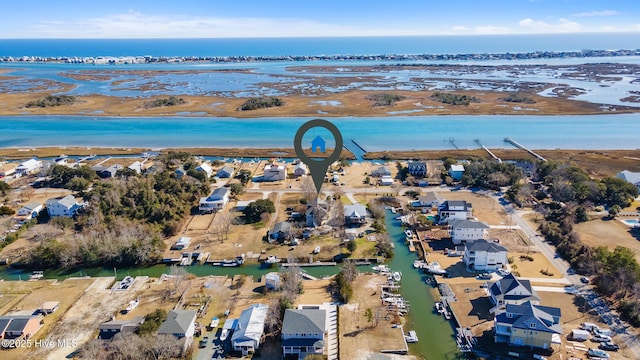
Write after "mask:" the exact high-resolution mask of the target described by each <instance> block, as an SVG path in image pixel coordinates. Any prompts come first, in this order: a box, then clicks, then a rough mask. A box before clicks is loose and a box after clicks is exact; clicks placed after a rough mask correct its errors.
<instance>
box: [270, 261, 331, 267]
mask: <svg viewBox="0 0 640 360" xmlns="http://www.w3.org/2000/svg"><path fill="white" fill-rule="evenodd" d="M336 265H338V264H337V263H336V262H333V261H324V262H323V261H316V262H311V263H282V264H280V266H282V267H289V266H298V267H312V266H336Z"/></svg>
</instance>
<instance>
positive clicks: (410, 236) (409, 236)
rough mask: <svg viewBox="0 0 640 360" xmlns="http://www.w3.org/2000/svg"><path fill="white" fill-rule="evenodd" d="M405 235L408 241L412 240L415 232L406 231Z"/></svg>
mask: <svg viewBox="0 0 640 360" xmlns="http://www.w3.org/2000/svg"><path fill="white" fill-rule="evenodd" d="M404 234H405V235H406V236H407V239H411V238H412V237H413V232H412V231H411V230H408V229H407V230H405V231H404Z"/></svg>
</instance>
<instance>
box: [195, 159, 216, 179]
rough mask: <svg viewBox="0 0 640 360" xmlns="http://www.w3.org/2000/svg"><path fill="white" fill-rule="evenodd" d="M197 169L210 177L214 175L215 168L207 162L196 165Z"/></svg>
mask: <svg viewBox="0 0 640 360" xmlns="http://www.w3.org/2000/svg"><path fill="white" fill-rule="evenodd" d="M196 171H199V172H203V173H205V174H206V175H207V177H208V178H210V177H211V175H213V169H212V168H211V165H209V164H208V163H206V162H203V163H202V164H200V165H198V166H196Z"/></svg>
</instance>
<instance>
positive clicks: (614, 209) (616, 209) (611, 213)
mask: <svg viewBox="0 0 640 360" xmlns="http://www.w3.org/2000/svg"><path fill="white" fill-rule="evenodd" d="M620 210H622V209H621V208H620V205H618V204H616V205H613V206H612V207H610V208H609V216H611V217H612V218H615V217H616V216H617V215H618V214H619V213H620Z"/></svg>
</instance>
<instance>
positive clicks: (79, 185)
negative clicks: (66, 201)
mask: <svg viewBox="0 0 640 360" xmlns="http://www.w3.org/2000/svg"><path fill="white" fill-rule="evenodd" d="M67 188H68V189H69V190H71V191H77V192H80V191H85V190H87V189H88V188H89V180H87V179H85V178H81V177H75V178H73V179H71V180H69V182H68V183H67Z"/></svg>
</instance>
